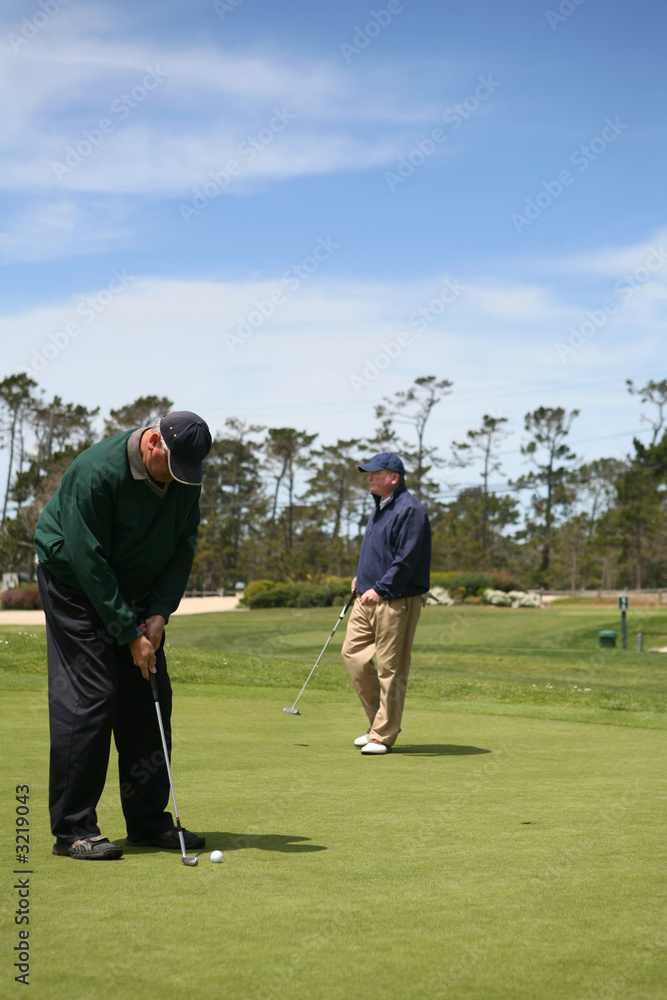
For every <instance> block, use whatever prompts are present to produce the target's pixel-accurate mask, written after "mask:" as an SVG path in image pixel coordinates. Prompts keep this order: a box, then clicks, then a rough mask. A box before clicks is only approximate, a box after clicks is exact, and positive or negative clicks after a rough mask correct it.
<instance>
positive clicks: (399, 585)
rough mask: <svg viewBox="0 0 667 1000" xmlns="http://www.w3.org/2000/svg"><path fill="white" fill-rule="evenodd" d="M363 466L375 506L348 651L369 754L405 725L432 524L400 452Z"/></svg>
mask: <svg viewBox="0 0 667 1000" xmlns="http://www.w3.org/2000/svg"><path fill="white" fill-rule="evenodd" d="M359 470H360V471H361V472H367V473H368V484H369V487H370V491H371V493H372V494H373V499H374V500H375V511H374V512H373V514H371V517H370V519H369V521H368V524H367V526H366V533H365V534H364V538H363V541H362V543H361V553H360V555H359V566H358V569H357V575H356V577H355V578H354V580H353V581H352V590H353V591H354V590H356V591H357V598H356V600H355V602H354V606H353V611H352V614H351V616H350V620H349V623H348V626H347V635H346V637H345V642H344V643H343V650H342V653H343V660H344V661H345V666H346V667H347V670H348V673H349V675H350V677H351V679H352V683H353V684H354V686H355V688H356V690H357V694H358V695H359V698H360V700H361V704H362V705H363V707H364V709H365V711H366V714H367V716H368V721H369V723H370V726H369V729H368V732H367V733H365V734H364V735H363V736H359V737H358V739H356V740H355V741H354V744H355V746H357V747H361V752H362V753H363V754H384V753H388V752H389V750H390V749H391V747H392V746H393V744H394V742H395V740H396V737H397V736H398V734H399V732H400V728H401V716H402V715H403V704H404V702H405V692H406V688H407V683H408V673H409V671H410V651H411V649H412V641H413V639H414V635H415V630H416V628H417V622H418V621H419V615H420V612H421V607H422V594H426V593H428V590H429V586H430V581H429V572H430V566H431V526H430V524H429V519H428V514H427V513H426V508H425V507H424V505H423V504H422V503H420V502H419V500H417V499H416V498H415V497H413V496H412V494H411V493H408V491H407V489H406V488H405V479H404V477H405V468H404V466H403V462H402V461H401V459H400V458H399V457H398V455H394V454H393V452H382V453H381V454H379V455H375V456H374V457H373V458H372V459H371V460H370V462H367V463H366V465H360V466H359ZM374 656H375V658H376V660H377V668H376V666H375V664H374V662H373V657H374Z"/></svg>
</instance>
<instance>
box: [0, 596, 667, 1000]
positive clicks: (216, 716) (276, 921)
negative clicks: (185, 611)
mask: <svg viewBox="0 0 667 1000" xmlns="http://www.w3.org/2000/svg"><path fill="white" fill-rule="evenodd" d="M453 610H454V615H452V609H427V611H426V612H425V615H424V618H423V621H422V625H421V626H420V631H418V642H417V646H416V648H415V673H414V676H413V682H414V683H413V685H412V689H411V690H409V692H408V700H407V703H406V712H405V716H404V730H403V733H402V734H401V738H400V742H399V744H397V747H396V748H395V751H394V752H393V753H392V754H390V755H388V756H385V757H381V758H370V759H369V758H365V757H362V755H361V754H360V753H359V751H357V750H355V749H354V748H353V747H352V740H353V739H354V737H355V736H357V735H359V734H360V733H361V732H362V731H363V730H364V729H365V724H364V720H363V718H362V714H361V709H360V708H359V706H358V703H357V701H356V697H355V696H354V695H353V694H352V693H351V692H350V690H349V686H348V684H347V682H346V680H345V677H344V672H343V670H342V667H341V666H340V664H339V661H338V659H337V655H338V654H337V650H338V649H339V647H340V641H339V640H342V636H339V635H338V634H337V635H336V637H335V642H336V646H335V647H334V649H333V650H331V652H329V651H328V652H327V654H326V657H325V659H324V660H323V663H322V665H321V666H322V667H323V670H322V672H321V673H319V668H318V674H316V675H315V676H314V678H313V680H312V681H311V687H309V688H308V689H307V691H306V694H305V695H304V697H303V698H302V700H301V702H300V703H299V707H300V708H301V710H302V712H303V714H302V715H301V716H298V717H295V716H290V715H287V714H285V713H283V712H282V708H283V706H285V705H291V704H292V702H293V700H294V698H295V697H296V694H297V693H298V690H299V687H300V686H301V684H302V683H303V680H304V679H305V677H306V675H307V672H308V669H309V666H310V665H312V662H314V659H315V657H316V656H317V654H318V652H319V650H320V649H321V646H322V645H323V643H324V641H325V639H326V636H327V635H328V633H329V631H330V630H331V627H332V625H333V621H335V615H336V611H335V609H334V610H333V613H332V609H324V610H318V611H316V612H308V613H307V614H305V615H302V616H301V617H297V616H294V615H293V614H292V613H290V612H261V613H259V612H258V613H252V614H244V615H228V616H224V615H220V616H210V617H209V616H205V618H206V620H204V621H201V620H198V619H197V618H195V617H194V616H193V617H192V618H190V619H183V618H182V619H178V618H176V619H174V621H173V623H172V625H171V626H170V627H169V642H170V643H172V646H171V648H170V650H169V652H170V657H171V669H172V671H173V675H174V678H175V684H174V687H175V711H174V719H173V731H174V747H175V750H174V760H173V771H174V781H175V785H176V792H177V796H178V800H179V807H180V810H181V814H182V818H183V822H184V824H185V825H186V826H188V827H190V828H192V829H196V830H200V831H201V832H204V833H206V834H207V838H208V840H207V846H206V849H205V851H202V852H200V863H199V866H198V867H197V868H192V869H191V868H186V867H185V866H183V865H182V864H181V863H180V860H179V855H178V853H175V854H174V853H169V854H168V853H165V852H160V851H157V850H153V849H134V850H129V849H128V850H127V851H126V853H125V856H124V857H123V859H122V860H120V861H116V862H98V863H90V862H81V861H75V860H71V859H68V858H56V857H52V856H51V854H50V850H51V844H52V838H51V836H50V833H49V827H48V815H47V808H46V797H47V767H48V740H47V711H46V693H45V679H44V647H43V636H42V633H41V631H40V630H36V629H33V630H31V631H32V633H33V635H25V634H19V631H20V630H10V629H3V633H2V636H0V638H2V639H4V640H5V641H6V642H8V643H9V645H4V644H3V645H2V646H0V663H1V664H2V667H3V670H2V672H0V688H1V689H2V697H1V700H0V733H1V736H0V773H1V775H2V780H1V782H0V790H1V801H2V805H3V815H4V816H5V821H4V824H3V827H4V830H5V834H4V836H3V843H4V850H3V856H4V865H3V867H4V872H5V877H4V879H5V889H6V891H5V894H4V905H3V912H4V914H5V919H4V921H3V926H4V931H5V932H6V933H3V943H4V948H3V954H4V956H5V959H4V961H5V969H4V972H3V977H4V982H5V983H6V984H7V989H6V992H7V994H8V995H9V994H10V992H11V991H12V990H13V989H18V988H19V985H20V984H15V983H14V982H13V977H14V974H15V972H14V970H13V969H12V963H13V961H14V960H15V959H14V958H13V957H12V956H13V954H14V952H13V949H14V947H18V946H19V944H20V940H19V937H18V933H19V931H20V929H21V927H20V926H19V925H15V924H14V923H13V919H14V911H15V910H16V908H17V903H18V892H19V890H16V889H12V888H11V887H12V886H13V885H14V884H15V883H14V881H13V880H14V879H17V880H18V879H20V878H26V877H27V876H25V875H23V876H21V875H14V874H13V871H14V868H15V867H18V866H17V865H16V864H15V862H14V858H15V854H14V839H15V824H14V822H13V819H14V816H15V815H16V812H15V810H16V806H17V804H18V803H17V802H16V798H15V792H14V789H15V786H17V785H22V784H28V785H29V786H30V798H29V807H30V814H29V820H30V848H31V853H30V862H31V863H30V872H31V874H30V876H29V878H30V897H29V903H30V925H29V931H30V937H29V946H30V955H31V959H30V984H31V986H32V987H33V995H36V996H37V997H39V998H42V997H44V998H58V1000H60V998H63V1000H65V998H68V1000H70V998H71V1000H78V998H84V997H85V998H89V997H90V996H91V995H94V994H99V995H101V996H104V997H105V1000H106V998H110V1000H115V998H119V1000H120V998H123V1000H126V998H128V997H132V998H133V1000H134V998H137V1000H143V998H146V1000H149V998H150V1000H153V998H155V997H157V996H162V995H163V994H165V993H167V992H171V993H173V992H174V991H176V990H180V991H183V992H187V993H188V994H189V995H192V996H197V997H199V998H204V1000H208V998H218V997H225V998H230V1000H237V998H238V1000H255V998H256V1000H268V998H274V997H275V998H276V1000H278V998H286V1000H292V998H293V1000H338V998H340V1000H347V998H349V997H355V996H358V995H369V996H370V995H375V994H384V995H389V996H397V997H401V998H406V1000H412V998H414V1000H422V998H431V997H433V998H439V997H446V998H454V1000H523V998H526V1000H528V998H530V1000H535V998H540V1000H541V998H549V1000H551V998H553V1000H563V998H568V1000H569V998H570V997H572V998H584V997H586V998H596V1000H597V998H599V1000H611V998H619V1000H621V998H623V1000H640V998H641V1000H647V998H650V1000H653V998H656V1000H657V998H660V997H664V996H665V991H664V984H665V981H666V979H667V976H666V957H667V932H665V916H666V915H667V914H666V913H665V895H664V888H663V886H664V883H661V878H660V871H661V870H662V869H661V866H663V865H664V829H665V818H666V817H665V812H666V810H665V800H666V795H665V792H666V788H665V785H666V781H665V766H664V758H665V735H664V730H661V729H660V728H658V727H660V726H662V725H663V724H664V723H663V721H662V720H663V719H664V715H663V714H662V713H661V712H659V711H657V708H659V707H660V698H659V695H660V691H661V680H662V678H663V677H664V669H665V668H662V666H661V664H662V662H663V661H662V658H661V657H659V656H655V655H654V656H650V655H649V654H642V655H641V656H638V655H637V654H633V653H626V654H625V656H623V651H621V650H615V651H614V650H612V651H610V652H609V653H607V654H605V658H604V659H603V660H602V661H601V664H602V666H601V667H600V668H595V667H594V666H593V665H592V664H590V663H589V666H590V667H591V669H600V670H603V673H600V675H599V676H598V678H597V681H596V683H595V684H591V685H584V684H581V683H580V682H578V681H576V680H574V678H573V674H572V671H573V670H575V669H577V667H576V664H577V663H579V662H580V661H581V660H582V659H584V660H585V661H586V662H588V661H589V660H590V659H591V658H592V657H596V656H597V655H598V651H597V650H596V648H595V641H594V637H595V636H596V634H597V629H598V628H603V627H605V624H606V623H607V622H608V621H609V619H610V617H611V616H610V615H609V613H608V612H602V613H600V612H599V611H598V612H597V617H596V616H595V614H593V613H592V612H591V611H590V610H588V609H586V610H585V611H579V610H576V609H569V610H568V611H567V612H566V611H563V612H560V613H556V614H554V613H553V609H552V610H551V611H549V612H545V613H542V612H537V613H535V612H534V611H531V610H529V609H527V610H526V611H512V610H510V611H505V610H504V609H497V611H498V612H499V614H496V616H495V617H493V616H492V615H493V611H492V612H487V610H486V609H476V608H472V609H466V608H464V609H453ZM494 610H495V609H494ZM455 615H463V616H465V615H470V621H471V624H470V626H469V627H464V628H463V631H462V632H461V633H460V635H458V636H457V637H456V641H449V642H447V643H443V641H442V633H443V632H446V630H447V629H451V627H452V625H454V624H456V623H457V619H456V617H455ZM519 615H521V617H518V616H519ZM529 616H530V617H529ZM214 619H215V620H214ZM600 619H601V620H602V624H598V620H600ZM661 620H662V621H665V620H667V619H665V617H663V618H662V619H661ZM0 621H1V619H0ZM559 623H560V624H559ZM459 624H460V619H459ZM290 626H291V628H292V631H287V628H288V627H290ZM547 626H548V627H547ZM645 627H646V628H648V626H645ZM655 627H656V629H657V628H658V625H656V626H655ZM340 631H342V629H341V630H340ZM33 636H34V637H33ZM563 636H565V638H564V639H563ZM216 643H217V645H216ZM244 644H245V648H244ZM333 645H334V643H332V646H333ZM489 647H490V648H489ZM619 653H620V654H621V655H620V656H619V655H617V654H619ZM496 656H501V657H502V659H501V660H496V659H495V657H496ZM224 660H227V663H226V664H225V663H224ZM439 660H440V663H439V662H438V661H439ZM468 682H469V683H470V684H471V685H472V686H471V688H470V690H469V692H468V693H467V694H465V693H464V696H461V697H459V698H458V699H457V701H456V703H453V702H452V701H448V700H446V699H447V691H450V690H451V691H453V692H460V689H461V687H462V686H465V684H466V683H468ZM533 684H535V685H536V687H535V688H533V686H532V685H533ZM575 684H576V685H577V687H581V688H583V687H584V686H591V687H592V688H593V690H592V691H590V692H586V693H585V694H584V692H583V690H582V692H581V698H584V697H586V698H589V702H587V703H583V704H582V703H581V702H580V701H579V700H578V699H579V697H580V695H579V692H578V691H577V690H575V689H574V685H575ZM547 685H551V686H550V687H547ZM534 692H537V693H536V694H535V693H534ZM591 695H592V696H593V697H592V699H590V696H591ZM662 696H663V697H664V687H663V691H662ZM614 706H616V707H614ZM578 720H581V721H583V722H586V723H587V724H585V725H583V724H581V721H578ZM600 722H602V723H604V724H598V723H600ZM619 722H622V723H623V725H618V724H615V723H619ZM99 813H100V819H101V825H102V829H103V830H104V832H105V833H106V834H107V835H108V836H110V837H111V838H113V839H117V840H118V841H120V842H122V839H123V836H124V828H123V823H122V814H121V810H120V803H119V795H118V790H117V786H116V781H115V775H114V766H113V761H112V765H111V767H110V772H109V779H108V782H107V788H106V790H105V793H104V796H103V798H102V801H101V804H100V810H99ZM214 849H219V850H222V851H223V852H224V855H225V860H224V862H223V864H221V865H215V864H212V863H211V862H210V861H209V859H208V855H209V852H210V851H212V850H214ZM24 867H25V866H24Z"/></svg>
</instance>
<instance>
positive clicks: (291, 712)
mask: <svg viewBox="0 0 667 1000" xmlns="http://www.w3.org/2000/svg"><path fill="white" fill-rule="evenodd" d="M356 593H357V592H356V590H353V591H352V593H351V594H350V596H349V597H348V599H347V604H346V605H345V607H344V608H343V610H342V611H341V613H340V614H339V616H338V618H337V620H336V624H335V625H334V627H333V628H332V630H331V635H330V636H329V638H328V639H327V641H326V642H325V643H324V646H323V648H322V652H321V653H320V655H319V656H318V657H317V659H316V660H315V664H314V666H313V669H312V670H311V671H310V673H309V674H308V676H307V677H306V683H305V684H304V685H303V687H302V688H301V690H300V691H299V693H298V695H297V696H296V701H295V702H294V704H293V705H292V707H291V708H284V709H283V712H287V714H288V715H301V712H300V711H299V709H298V708H297V707H296V702H297V701H298V700H299V698H300V697H301V695H302V694H303V692H304V691H305V690H306V684H307V683H308V681H309V680H310V678H311V677H312V676H313V674H314V673H315V667H316V666H317V664H318V663H319V662H320V660H321V659H322V657H323V656H324V650H325V649H326V648H327V646H328V645H329V643H330V642H331V640H332V639H333V634H334V632H335V631H336V629H337V628H338V626H339V625H340V623H341V622H342V620H343V618H344V617H345V615H346V613H347V609H348V608H349V606H350V605H351V604H352V602H353V600H354V598H355V597H356Z"/></svg>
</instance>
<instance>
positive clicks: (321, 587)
mask: <svg viewBox="0 0 667 1000" xmlns="http://www.w3.org/2000/svg"><path fill="white" fill-rule="evenodd" d="M258 582H260V581H258ZM261 582H265V581H261ZM351 585H352V580H351V579H349V582H348V580H341V579H339V578H338V577H328V578H327V579H326V580H325V581H324V582H323V583H308V582H306V583H273V584H271V586H270V587H262V588H260V589H259V590H256V591H255V592H253V593H250V594H248V590H246V603H247V605H248V607H249V608H251V609H252V608H329V607H331V606H332V605H333V604H341V603H342V602H343V600H344V598H346V597H347V596H348V595H349V593H350V587H351ZM251 586H254V585H253V584H251ZM248 589H250V588H248Z"/></svg>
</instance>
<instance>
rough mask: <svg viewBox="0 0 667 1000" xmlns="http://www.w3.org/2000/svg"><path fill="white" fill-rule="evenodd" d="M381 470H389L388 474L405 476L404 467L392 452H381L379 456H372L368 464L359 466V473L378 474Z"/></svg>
mask: <svg viewBox="0 0 667 1000" xmlns="http://www.w3.org/2000/svg"><path fill="white" fill-rule="evenodd" d="M381 469H389V471H390V472H398V473H399V475H401V476H404V475H405V466H404V465H403V463H402V462H401V460H400V458H399V457H398V455H394V453H393V451H382V452H380V454H379V455H373V457H372V459H371V460H370V462H366V464H365V465H360V466H359V471H360V472H379V471H380V470H381Z"/></svg>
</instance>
